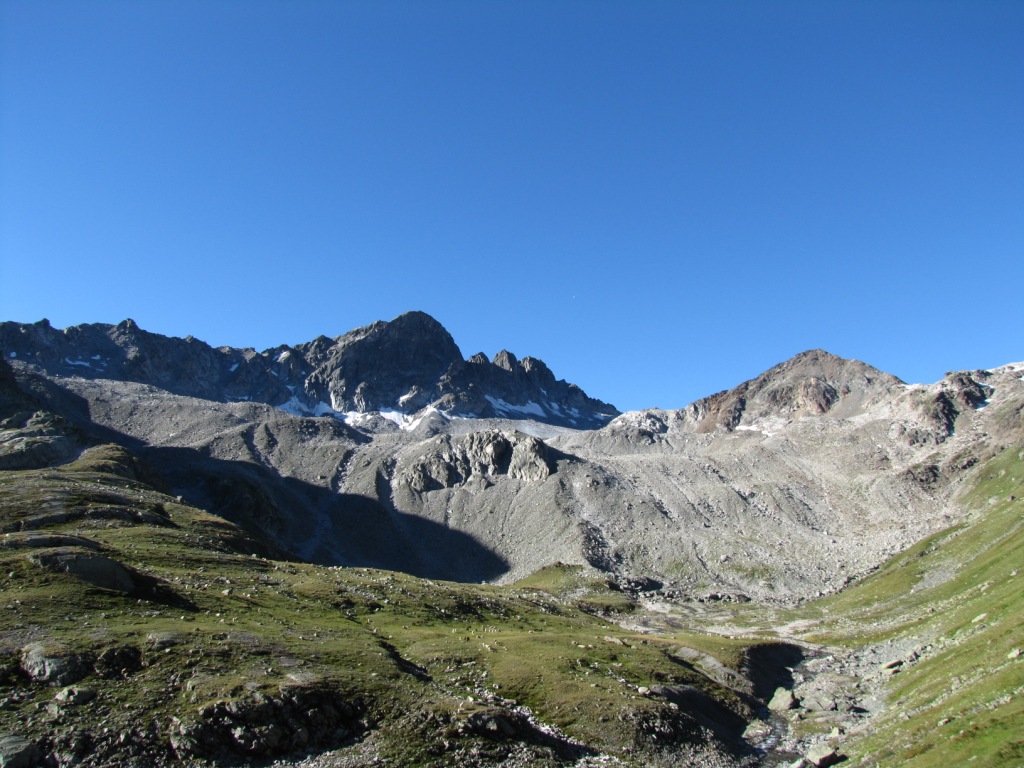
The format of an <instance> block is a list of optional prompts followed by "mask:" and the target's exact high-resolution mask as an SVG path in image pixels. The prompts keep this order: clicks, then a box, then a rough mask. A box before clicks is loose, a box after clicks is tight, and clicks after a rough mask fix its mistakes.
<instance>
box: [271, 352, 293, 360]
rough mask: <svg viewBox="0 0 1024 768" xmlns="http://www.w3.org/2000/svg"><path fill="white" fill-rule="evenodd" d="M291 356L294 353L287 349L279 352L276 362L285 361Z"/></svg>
mask: <svg viewBox="0 0 1024 768" xmlns="http://www.w3.org/2000/svg"><path fill="white" fill-rule="evenodd" d="M291 356H292V353H291V352H289V351H287V350H286V351H284V352H282V353H281V354H279V355H278V356H277V357H276V358H275V362H278V363H283V362H284V361H285V360H287V359H288V358H289V357H291Z"/></svg>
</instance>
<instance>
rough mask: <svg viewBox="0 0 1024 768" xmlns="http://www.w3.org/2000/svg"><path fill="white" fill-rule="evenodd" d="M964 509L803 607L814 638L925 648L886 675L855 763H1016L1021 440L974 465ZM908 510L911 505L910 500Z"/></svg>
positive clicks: (1023, 476) (1020, 729) (1023, 727)
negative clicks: (878, 711)
mask: <svg viewBox="0 0 1024 768" xmlns="http://www.w3.org/2000/svg"><path fill="white" fill-rule="evenodd" d="M961 503H963V504H964V505H965V507H966V509H968V510H969V511H970V513H971V516H970V518H969V519H968V520H967V521H966V522H964V523H963V524H961V525H957V526H955V527H953V528H950V529H948V530H945V531H942V532H940V533H937V534H936V535H934V536H931V537H930V538H928V539H927V540H925V541H922V542H920V543H919V544H917V545H916V546H915V547H913V548H912V549H910V550H908V551H906V552H904V553H903V554H901V555H900V556H898V557H896V558H894V559H893V560H892V561H890V562H889V563H887V564H886V565H885V566H884V567H882V568H881V569H879V570H878V571H877V572H875V573H874V574H872V575H871V576H870V577H868V578H866V579H864V580H863V581H862V582H861V583H859V584H857V585H855V586H853V587H851V588H850V589H848V590H846V591H844V592H842V593H839V594H837V595H834V596H831V597H829V598H827V599H824V600H821V601H817V602H815V603H814V604H812V605H810V606H808V607H807V608H805V609H804V610H803V611H801V615H802V616H803V617H804V618H816V619H819V620H820V621H821V623H820V625H819V626H818V629H817V630H816V632H817V635H816V637H814V638H812V639H817V640H819V641H823V642H827V643H835V644H846V645H851V646H856V645H861V644H864V643H867V642H873V643H877V642H886V641H890V640H892V641H893V642H894V645H895V647H900V646H902V647H907V646H913V647H916V648H920V649H922V651H923V652H922V653H921V654H920V659H919V660H918V659H915V658H908V659H907V663H906V664H905V665H904V666H903V667H902V668H901V669H900V670H899V671H898V672H897V673H896V674H894V675H893V678H892V681H891V684H890V686H889V705H888V707H887V708H886V710H885V712H884V713H883V715H882V717H881V720H880V721H878V722H877V724H876V725H877V727H876V728H875V729H874V731H873V733H872V734H871V735H870V736H868V737H866V738H863V739H861V740H858V741H854V742H853V743H851V744H850V745H848V749H847V751H848V752H849V754H850V755H851V756H852V757H854V758H855V761H854V764H858V763H859V764H864V765H878V766H906V767H907V768H933V767H934V768H947V767H948V766H960V765H963V766H968V765H969V766H993V767H994V766H1010V767H1013V768H1016V767H1018V766H1024V654H1022V652H1024V450H1022V448H1021V446H1017V447H1015V448H1012V449H1007V450H1005V451H1003V452H1002V453H1001V454H999V455H998V456H996V457H995V458H994V459H992V460H990V461H988V462H986V463H985V464H984V465H983V466H982V467H980V469H979V471H978V474H977V480H976V483H975V484H974V486H973V487H972V488H971V490H970V491H969V492H968V493H966V495H964V496H963V497H962V499H961ZM907 514H913V510H908V511H907Z"/></svg>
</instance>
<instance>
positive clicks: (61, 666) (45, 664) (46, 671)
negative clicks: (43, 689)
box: [21, 643, 89, 685]
mask: <svg viewBox="0 0 1024 768" xmlns="http://www.w3.org/2000/svg"><path fill="white" fill-rule="evenodd" d="M21 669H22V670H23V671H24V672H25V674H26V675H28V676H29V678H31V679H32V680H33V681H34V682H37V683H47V684H49V685H71V684H72V683H77V682H78V681H79V680H81V679H82V678H83V677H85V676H86V675H87V674H89V667H88V665H87V664H86V663H85V661H84V660H83V659H82V657H81V656H79V655H78V654H77V653H73V652H71V651H66V650H64V649H60V648H54V647H49V646H46V645H44V644H43V643H32V644H31V645H27V646H25V647H24V648H23V649H22V651H21Z"/></svg>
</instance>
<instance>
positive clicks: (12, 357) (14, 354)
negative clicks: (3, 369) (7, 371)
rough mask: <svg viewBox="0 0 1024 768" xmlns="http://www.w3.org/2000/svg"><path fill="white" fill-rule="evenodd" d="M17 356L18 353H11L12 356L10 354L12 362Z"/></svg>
mask: <svg viewBox="0 0 1024 768" xmlns="http://www.w3.org/2000/svg"><path fill="white" fill-rule="evenodd" d="M17 356H18V353H17V352H11V354H10V358H11V360H13V359H14V358H16V357H17Z"/></svg>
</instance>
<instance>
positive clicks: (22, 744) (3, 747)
mask: <svg viewBox="0 0 1024 768" xmlns="http://www.w3.org/2000/svg"><path fill="white" fill-rule="evenodd" d="M38 759H39V751H38V750H37V749H36V745H35V744H33V743H32V742H31V741H29V740H28V739H24V738H22V737H21V736H14V735H11V734H0V768H30V767H31V766H33V765H35V763H36V760H38Z"/></svg>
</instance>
